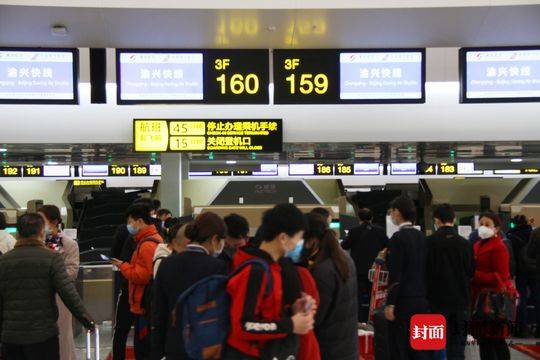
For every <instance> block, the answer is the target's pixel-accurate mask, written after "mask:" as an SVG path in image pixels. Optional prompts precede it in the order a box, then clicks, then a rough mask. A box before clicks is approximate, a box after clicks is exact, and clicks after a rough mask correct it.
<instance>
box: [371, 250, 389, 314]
mask: <svg viewBox="0 0 540 360" xmlns="http://www.w3.org/2000/svg"><path fill="white" fill-rule="evenodd" d="M385 262H386V250H382V251H381V252H380V253H379V255H378V256H377V258H376V259H375V262H374V263H373V267H372V268H371V270H369V273H368V279H369V281H371V282H372V283H373V286H372V287H371V299H370V301H369V317H368V322H369V323H370V324H372V323H373V314H374V313H375V309H377V308H379V307H381V306H382V304H383V303H384V301H385V300H386V296H387V293H388V271H387V270H386V267H385Z"/></svg>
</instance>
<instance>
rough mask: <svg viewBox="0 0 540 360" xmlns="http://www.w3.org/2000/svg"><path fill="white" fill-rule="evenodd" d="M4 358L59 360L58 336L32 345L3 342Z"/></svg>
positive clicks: (10, 359) (16, 359)
mask: <svg viewBox="0 0 540 360" xmlns="http://www.w3.org/2000/svg"><path fill="white" fill-rule="evenodd" d="M2 359H5V360H59V359H60V345H59V344H58V336H54V337H52V338H50V339H47V340H45V341H44V342H41V343H37V344H30V345H15V344H2Z"/></svg>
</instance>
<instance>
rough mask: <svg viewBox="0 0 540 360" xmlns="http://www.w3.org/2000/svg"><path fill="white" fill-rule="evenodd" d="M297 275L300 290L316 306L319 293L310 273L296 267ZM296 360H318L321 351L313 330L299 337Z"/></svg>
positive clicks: (318, 303) (318, 300)
mask: <svg viewBox="0 0 540 360" xmlns="http://www.w3.org/2000/svg"><path fill="white" fill-rule="evenodd" d="M298 274H299V275H300V281H301V282H302V290H303V291H304V292H305V293H306V294H308V295H310V296H311V297H312V298H314V299H315V302H316V303H317V306H318V305H320V303H321V301H320V298H319V291H318V290H317V283H316V282H315V279H314V278H313V276H312V275H311V272H310V271H309V270H308V269H306V268H303V267H298ZM297 359H298V360H320V359H321V351H320V348H319V342H318V341H317V337H316V336H315V330H311V331H310V332H309V333H307V334H306V335H302V336H300V352H299V353H298V357H297Z"/></svg>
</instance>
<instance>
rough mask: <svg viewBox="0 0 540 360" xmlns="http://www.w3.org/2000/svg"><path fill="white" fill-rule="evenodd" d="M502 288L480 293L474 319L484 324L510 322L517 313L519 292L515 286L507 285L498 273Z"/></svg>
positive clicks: (496, 274)
mask: <svg viewBox="0 0 540 360" xmlns="http://www.w3.org/2000/svg"><path fill="white" fill-rule="evenodd" d="M495 277H496V278H497V280H498V282H499V284H500V287H499V288H498V289H484V290H482V291H480V294H479V295H478V299H477V300H476V304H475V306H474V311H473V315H472V319H473V320H475V321H484V322H486V321H487V322H506V321H507V322H510V321H513V320H514V317H515V312H516V298H517V291H516V289H515V287H514V286H513V284H511V283H510V285H509V286H508V285H505V284H504V283H503V281H502V279H501V278H500V276H499V274H498V273H495Z"/></svg>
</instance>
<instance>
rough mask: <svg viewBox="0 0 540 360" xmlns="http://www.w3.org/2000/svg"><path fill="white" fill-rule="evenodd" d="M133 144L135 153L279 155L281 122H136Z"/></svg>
mask: <svg viewBox="0 0 540 360" xmlns="http://www.w3.org/2000/svg"><path fill="white" fill-rule="evenodd" d="M133 143H134V148H135V151H136V152H194V151H227V152H243V151H249V152H280V151H281V149H282V144H283V134H282V121H281V119H271V120H247V119H243V120H230V119H227V120H218V119H212V120H146V119H144V120H143V119H136V120H134V126H133Z"/></svg>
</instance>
